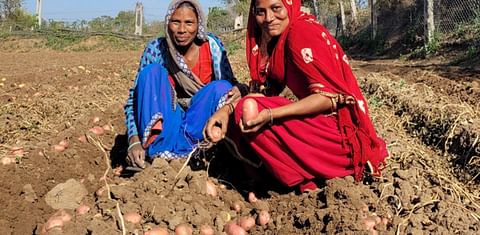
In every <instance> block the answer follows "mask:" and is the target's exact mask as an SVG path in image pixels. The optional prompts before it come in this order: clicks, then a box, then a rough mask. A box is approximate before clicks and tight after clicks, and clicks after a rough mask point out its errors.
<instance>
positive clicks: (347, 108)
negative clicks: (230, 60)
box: [204, 0, 388, 192]
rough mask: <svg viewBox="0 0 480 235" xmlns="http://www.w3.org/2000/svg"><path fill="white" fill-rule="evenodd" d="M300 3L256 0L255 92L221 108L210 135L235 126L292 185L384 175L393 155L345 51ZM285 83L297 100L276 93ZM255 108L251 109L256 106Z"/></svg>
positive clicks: (251, 39) (251, 55)
mask: <svg viewBox="0 0 480 235" xmlns="http://www.w3.org/2000/svg"><path fill="white" fill-rule="evenodd" d="M300 3H301V1H300V0H253V1H252V6H251V12H250V15H249V21H248V32H247V59H248V65H249V69H250V76H251V79H252V80H251V82H250V85H251V90H255V89H260V91H258V90H257V91H256V92H262V93H263V94H264V95H265V96H264V95H258V94H251V95H249V96H247V97H244V98H243V99H241V100H240V101H239V102H238V103H237V104H232V105H229V106H225V107H224V108H222V109H220V110H219V111H217V113H216V114H214V115H213V116H212V117H211V118H210V120H209V122H208V123H207V125H206V127H205V130H204V133H205V135H206V136H207V137H209V136H211V133H212V128H214V127H215V126H219V127H220V128H221V129H222V131H223V133H224V134H225V133H226V130H227V123H228V118H229V115H230V114H231V113H233V112H234V118H235V123H236V124H237V125H238V127H239V128H240V130H241V132H242V133H243V135H242V137H243V138H245V139H246V140H247V142H248V144H249V145H250V147H251V148H252V149H253V150H254V151H255V153H256V154H257V155H258V157H260V159H261V160H262V163H264V164H265V166H266V168H267V169H268V170H269V171H270V172H271V173H272V174H273V176H274V177H275V178H276V179H278V180H279V181H280V182H281V183H283V184H284V185H286V186H290V187H293V186H299V187H300V190H301V191H302V192H303V191H304V190H307V189H315V188H316V187H317V186H316V185H315V183H314V182H313V180H314V179H316V178H323V179H330V178H335V177H344V176H348V175H353V176H354V177H355V179H356V180H357V181H359V180H361V179H362V178H363V176H364V173H365V170H366V169H368V170H369V171H370V173H372V174H374V175H378V174H379V173H380V167H381V165H382V164H383V163H384V159H385V157H386V156H387V155H388V153H387V150H386V146H385V142H384V141H383V140H382V139H380V138H379V137H378V136H377V134H376V132H375V129H374V127H373V125H372V122H371V120H370V117H369V115H368V108H367V101H366V100H365V98H364V97H363V95H362V93H361V90H360V88H359V86H358V83H357V80H356V78H355V76H354V75H353V73H352V71H351V69H350V66H349V61H348V59H347V56H346V55H345V53H344V52H343V50H342V48H341V47H340V45H339V43H338V42H337V41H336V40H335V39H334V37H333V36H331V35H330V33H329V32H328V30H327V29H326V28H324V27H323V26H322V25H320V24H319V23H318V22H317V21H316V20H315V18H314V17H313V16H311V15H308V14H306V13H303V12H301V11H300ZM285 86H287V87H288V88H290V90H292V92H293V93H294V94H295V96H296V97H297V98H298V101H291V100H289V99H286V98H283V97H280V96H278V92H279V91H281V88H283V87H285ZM252 110H253V111H252Z"/></svg>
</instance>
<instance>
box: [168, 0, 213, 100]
mask: <svg viewBox="0 0 480 235" xmlns="http://www.w3.org/2000/svg"><path fill="white" fill-rule="evenodd" d="M182 3H190V4H191V5H192V6H193V7H194V8H195V11H196V13H197V21H198V31H197V39H198V40H200V41H207V40H208V35H207V33H206V27H205V22H206V21H205V15H204V14H203V10H202V8H201V6H200V3H199V2H198V1H197V0H173V1H172V2H171V3H170V6H169V7H168V11H167V14H166V16H165V32H166V33H165V38H166V41H167V44H168V51H169V53H170V58H169V59H168V60H167V61H166V62H167V63H166V64H167V67H168V70H169V72H170V73H171V75H172V77H173V78H174V79H175V81H176V82H177V83H178V84H179V85H180V87H181V88H183V89H184V90H185V93H186V94H187V95H189V96H193V95H194V94H195V93H197V91H198V90H200V88H202V87H203V84H202V82H201V81H200V79H199V78H198V77H197V76H196V75H195V74H193V73H192V71H191V70H190V69H189V68H188V66H187V63H185V60H184V59H183V56H182V55H181V54H180V53H179V52H178V51H177V49H176V47H175V44H174V43H173V41H172V39H171V36H170V34H169V33H168V31H169V30H168V24H169V23H170V18H171V17H172V14H173V13H174V12H175V11H176V10H177V8H178V6H180V5H181V4H182Z"/></svg>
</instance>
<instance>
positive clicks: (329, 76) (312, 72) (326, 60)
mask: <svg viewBox="0 0 480 235" xmlns="http://www.w3.org/2000/svg"><path fill="white" fill-rule="evenodd" d="M306 29H308V30H306ZM285 55H286V57H287V63H289V62H290V61H288V59H290V60H291V62H293V64H294V65H295V66H296V67H297V68H298V70H299V71H302V75H303V76H305V77H306V80H307V83H308V84H306V85H307V86H308V88H309V90H310V92H311V93H317V92H325V93H337V91H339V90H341V89H338V86H341V83H342V82H341V80H342V72H341V71H342V70H341V65H340V63H341V56H340V55H343V51H342V50H341V48H340V46H339V45H338V43H337V41H336V40H335V39H334V38H333V37H332V36H331V35H330V34H329V33H328V31H327V30H326V29H325V28H324V27H322V26H321V25H319V24H318V23H316V22H307V21H305V22H298V23H297V24H296V25H295V27H294V28H292V29H291V31H290V33H289V35H288V37H287V42H286V52H285Z"/></svg>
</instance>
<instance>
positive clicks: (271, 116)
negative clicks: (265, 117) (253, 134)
mask: <svg viewBox="0 0 480 235" xmlns="http://www.w3.org/2000/svg"><path fill="white" fill-rule="evenodd" d="M268 113H269V114H270V123H269V124H268V125H270V126H271V125H273V114H272V109H271V108H268Z"/></svg>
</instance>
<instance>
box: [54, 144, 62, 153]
mask: <svg viewBox="0 0 480 235" xmlns="http://www.w3.org/2000/svg"><path fill="white" fill-rule="evenodd" d="M53 150H55V152H63V151H65V146H63V145H60V144H56V145H54V146H53Z"/></svg>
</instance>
